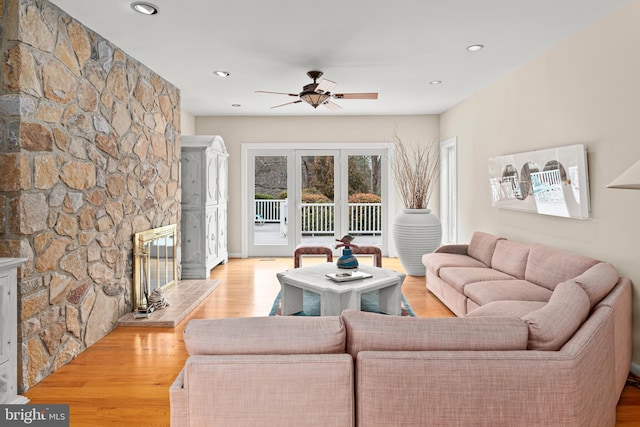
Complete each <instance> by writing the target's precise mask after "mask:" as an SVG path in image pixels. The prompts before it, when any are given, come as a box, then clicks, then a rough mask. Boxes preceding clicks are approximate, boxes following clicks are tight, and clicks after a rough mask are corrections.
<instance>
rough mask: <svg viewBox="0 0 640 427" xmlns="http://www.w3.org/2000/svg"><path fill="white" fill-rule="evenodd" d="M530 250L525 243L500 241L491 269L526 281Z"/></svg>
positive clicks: (492, 259)
mask: <svg viewBox="0 0 640 427" xmlns="http://www.w3.org/2000/svg"><path fill="white" fill-rule="evenodd" d="M529 248H530V246H529V245H525V244H523V243H518V242H512V241H510V240H498V241H497V242H496V248H495V250H494V251H493V257H492V258H491V267H492V268H494V269H496V270H500V271H502V272H503V273H507V274H510V275H511V276H513V277H515V278H518V279H524V272H525V269H526V268H527V258H528V257H529Z"/></svg>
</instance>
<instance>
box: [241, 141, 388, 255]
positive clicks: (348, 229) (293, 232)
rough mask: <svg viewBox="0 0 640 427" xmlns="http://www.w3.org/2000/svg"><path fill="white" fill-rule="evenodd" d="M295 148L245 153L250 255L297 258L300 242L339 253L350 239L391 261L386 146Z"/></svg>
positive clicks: (248, 246) (246, 213)
mask: <svg viewBox="0 0 640 427" xmlns="http://www.w3.org/2000/svg"><path fill="white" fill-rule="evenodd" d="M247 145H258V144H247ZM296 147H297V148H294V149H289V148H282V147H280V148H270V149H264V148H259V147H247V149H246V151H245V149H244V147H243V157H246V161H245V163H246V173H245V177H246V182H247V185H246V189H247V194H246V196H247V197H246V198H245V203H246V206H245V207H244V209H243V212H245V221H244V222H243V223H244V224H246V227H245V233H243V234H244V235H245V236H246V243H247V251H246V255H247V256H291V255H292V254H293V251H294V249H295V247H296V246H297V245H298V244H300V243H305V244H319V245H326V246H334V245H335V243H336V239H339V238H340V237H342V236H343V235H345V234H348V233H350V234H352V235H354V236H355V240H354V243H355V244H358V243H360V244H363V245H365V244H366V245H376V246H379V247H381V249H382V251H383V253H384V254H387V252H388V251H387V246H388V237H387V236H388V230H389V221H388V219H389V212H390V211H389V209H390V203H389V200H388V199H389V196H388V195H389V191H388V186H389V176H388V169H389V167H388V164H387V163H388V162H387V159H388V153H387V149H386V147H380V148H368V149H355V148H354V149H350V148H338V147H336V148H321V147H316V146H310V147H308V148H306V147H305V148H302V147H304V145H299V144H298V145H297V146H296ZM298 147H300V148H298ZM336 253H337V252H336ZM243 254H244V250H243Z"/></svg>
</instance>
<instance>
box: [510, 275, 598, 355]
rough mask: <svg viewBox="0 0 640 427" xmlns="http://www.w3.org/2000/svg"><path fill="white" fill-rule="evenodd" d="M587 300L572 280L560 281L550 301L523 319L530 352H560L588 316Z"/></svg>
mask: <svg viewBox="0 0 640 427" xmlns="http://www.w3.org/2000/svg"><path fill="white" fill-rule="evenodd" d="M589 310H590V306H589V297H588V296H587V294H586V292H585V291H583V290H582V288H581V287H580V286H579V285H578V284H577V283H575V282H573V281H568V282H562V283H560V284H559V285H558V286H556V289H555V290H554V291H553V295H551V298H550V299H549V302H548V303H547V304H546V305H545V306H544V307H542V308H540V309H539V310H536V311H534V312H531V313H529V314H527V315H525V316H523V317H522V320H524V321H525V322H527V324H528V325H529V346H528V348H529V349H530V350H549V351H555V350H559V349H560V348H561V347H562V346H563V345H564V343H566V342H567V341H568V340H569V338H571V337H572V336H573V334H574V333H575V332H576V331H577V330H578V328H579V327H580V325H582V323H583V322H584V321H585V320H586V319H587V316H588V315H589Z"/></svg>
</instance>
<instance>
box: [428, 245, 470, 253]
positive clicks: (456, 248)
mask: <svg viewBox="0 0 640 427" xmlns="http://www.w3.org/2000/svg"><path fill="white" fill-rule="evenodd" d="M468 249H469V245H467V244H457V245H442V246H440V247H439V248H437V249H436V250H435V251H433V252H434V253H443V254H457V255H467V250H468Z"/></svg>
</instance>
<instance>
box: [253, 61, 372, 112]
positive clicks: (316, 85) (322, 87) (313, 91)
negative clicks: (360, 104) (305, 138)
mask: <svg viewBox="0 0 640 427" xmlns="http://www.w3.org/2000/svg"><path fill="white" fill-rule="evenodd" d="M322 74H323V73H322V71H309V72H308V73H307V76H309V78H311V79H313V83H309V84H308V85H305V86H304V87H303V88H302V92H300V93H285V92H269V91H266V90H257V91H256V93H274V94H276V95H287V96H293V97H296V98H300V99H297V100H295V101H291V102H287V103H284V104H280V105H274V106H273V107H271V108H278V107H284V106H285V105H289V104H297V103H299V102H302V101H304V102H306V103H307V104H309V105H311V106H312V107H313V108H318V105H324V106H325V107H327V108H328V109H330V110H339V109H341V108H342V107H341V106H339V105H338V104H336V103H335V102H333V101H331V100H330V98H333V99H378V93H377V92H369V93H331V89H333V88H334V86H335V85H336V82H332V81H331V80H328V79H322V80H320V82H318V79H319V78H320V77H322Z"/></svg>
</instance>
